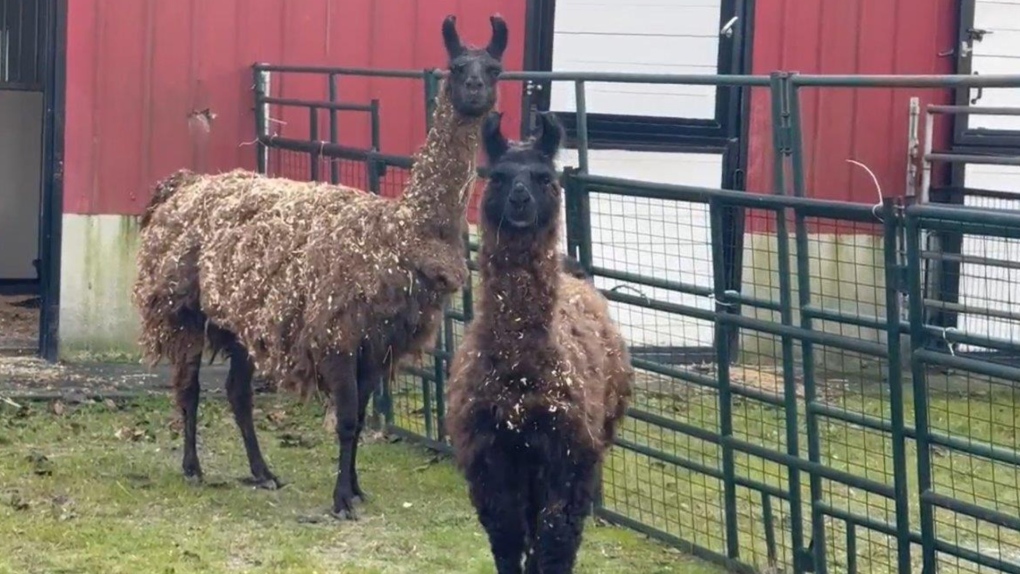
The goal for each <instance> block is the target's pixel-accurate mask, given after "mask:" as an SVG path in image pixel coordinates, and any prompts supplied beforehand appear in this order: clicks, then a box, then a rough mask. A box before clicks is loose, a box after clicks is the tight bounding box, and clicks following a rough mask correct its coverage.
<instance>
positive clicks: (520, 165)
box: [447, 113, 634, 574]
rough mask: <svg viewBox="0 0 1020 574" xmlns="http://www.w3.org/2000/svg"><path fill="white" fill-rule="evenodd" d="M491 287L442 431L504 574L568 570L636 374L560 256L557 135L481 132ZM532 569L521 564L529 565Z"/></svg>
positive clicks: (462, 357)
mask: <svg viewBox="0 0 1020 574" xmlns="http://www.w3.org/2000/svg"><path fill="white" fill-rule="evenodd" d="M482 137H483V143H484V149H485V152H486V155H487V156H488V160H489V165H490V167H491V174H492V175H491V179H490V180H489V184H488V186H487V187H486V190H485V195H484V198H483V200H482V221H481V227H482V244H481V251H480V253H479V259H478V261H479V265H480V270H481V277H482V288H481V290H480V291H481V294H480V299H479V303H478V309H477V311H476V317H475V319H474V321H472V323H471V324H470V325H469V326H468V328H467V332H466V333H465V338H464V342H463V343H462V344H461V346H460V348H459V349H458V350H457V353H456V355H455V357H454V359H453V364H452V366H451V369H450V371H451V378H450V381H449V400H448V403H447V404H448V405H449V410H448V413H447V424H448V429H449V435H450V438H451V440H452V442H453V447H454V450H455V453H456V460H457V465H458V467H459V468H460V470H461V471H462V472H463V473H464V475H465V476H466V478H467V480H468V485H469V491H470V496H471V501H472V503H473V504H474V506H475V509H476V510H477V512H478V518H479V521H480V522H481V524H482V526H483V527H484V528H485V531H486V532H487V533H488V536H489V543H490V546H491V549H492V554H493V558H494V559H495V563H496V571H497V572H498V573H499V574H517V573H520V572H527V573H528V574H535V573H541V574H562V573H567V572H571V571H572V569H573V566H574V561H575V558H576V556H577V551H578V547H579V545H580V542H581V534H582V531H583V528H584V520H585V519H586V517H587V516H588V514H589V513H590V512H591V504H592V498H593V495H594V491H595V487H596V474H597V472H596V471H597V468H598V465H599V464H600V463H601V461H602V459H603V456H604V455H605V453H606V450H607V449H608V448H609V447H610V445H611V443H612V440H613V437H614V435H615V432H616V428H617V425H618V424H619V423H620V420H621V419H622V418H623V415H624V411H625V409H626V405H627V402H628V400H629V397H630V394H631V382H632V380H633V377H634V372H633V369H632V367H631V365H630V354H629V352H628V350H627V346H626V344H625V343H624V340H623V337H622V336H621V335H620V332H619V330H618V329H617V327H616V325H615V324H614V323H613V321H612V320H611V319H610V318H609V308H608V305H607V302H606V300H605V298H603V297H602V295H601V294H600V293H599V292H598V291H597V290H596V289H595V286H594V285H593V284H592V283H591V282H590V281H586V280H584V279H579V278H577V277H575V276H574V275H572V274H571V273H570V272H569V271H568V270H567V269H566V268H565V265H566V261H561V257H560V255H559V254H558V253H557V251H558V237H559V233H560V203H561V201H562V199H561V190H560V188H559V186H558V185H557V183H556V174H555V167H554V163H553V160H554V157H555V155H556V153H557V151H558V150H559V145H560V140H561V138H562V131H561V127H560V125H559V123H558V122H557V121H556V120H555V116H553V115H551V114H543V115H542V116H541V121H540V133H539V134H538V135H537V136H536V137H535V138H533V139H531V140H529V141H527V142H524V143H510V142H508V141H507V140H506V138H504V137H503V135H502V133H501V132H500V115H499V114H496V113H493V114H490V118H489V119H488V120H487V121H486V124H485V126H484V127H483V134H482ZM525 557H526V558H527V561H526V564H525V565H524V566H523V567H522V560H523V559H524V558H525Z"/></svg>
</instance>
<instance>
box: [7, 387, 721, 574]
mask: <svg viewBox="0 0 1020 574" xmlns="http://www.w3.org/2000/svg"><path fill="white" fill-rule="evenodd" d="M23 406H25V407H27V408H24V409H16V408H14V407H13V406H11V405H10V404H5V403H3V402H0V572H12V573H14V572H17V573H20V572H103V573H117V572H124V573H135V572H174V573H186V572H326V571H329V572H347V573H359V574H373V573H395V574H396V573H404V572H408V573H411V572H422V573H431V572H437V573H438V572H444V573H446V572H449V573H469V574H474V573H488V572H492V571H493V566H492V562H491V558H490V554H489V550H488V544H487V542H486V539H485V536H484V533H483V531H482V530H481V528H480V527H479V526H478V525H477V520H476V518H475V515H474V511H473V509H472V508H471V507H470V504H469V503H468V501H467V497H466V493H465V486H464V484H463V482H462V479H461V478H460V477H459V476H458V474H457V473H456V472H455V470H454V469H453V468H452V466H451V465H450V464H449V463H448V462H446V461H443V460H439V459H437V457H436V456H435V455H434V454H432V453H430V452H428V451H425V450H423V449H421V448H418V447H415V446H413V445H409V444H405V443H395V444H390V443H389V442H387V441H383V440H378V437H377V438H376V439H375V440H370V441H366V444H365V446H364V447H363V448H361V449H359V451H358V452H359V465H360V468H361V469H362V477H363V478H362V483H363V484H364V485H365V488H366V489H367V490H368V491H369V494H370V496H372V498H371V500H370V501H369V502H368V503H367V504H366V505H365V506H364V507H363V509H362V519H361V520H360V521H359V522H357V523H350V522H348V523H341V522H336V521H334V520H333V519H331V518H327V517H326V515H325V511H326V508H327V506H328V501H329V500H330V494H331V492H332V485H333V478H334V475H333V470H334V468H335V464H336V463H335V456H336V447H335V446H334V440H333V438H332V436H331V435H328V434H327V433H326V432H325V431H324V430H323V428H322V426H321V412H320V411H319V409H317V408H311V407H304V406H301V405H298V404H296V403H293V402H290V401H288V400H286V399H284V398H270V399H265V400H262V401H260V406H261V409H259V410H258V411H257V419H258V426H259V430H260V437H261V439H262V443H263V445H264V449H265V451H266V454H267V457H268V459H269V461H270V464H271V465H272V466H273V468H274V469H275V470H276V471H277V474H279V475H280V476H281V478H283V479H284V480H285V481H288V482H289V484H288V485H287V487H286V488H284V489H282V490H279V491H274V492H270V491H257V490H252V489H250V488H247V487H244V486H242V485H241V484H240V483H238V481H237V480H236V479H237V478H240V477H241V476H243V475H244V474H245V473H246V472H247V463H246V461H245V457H244V451H243V448H242V446H241V443H240V438H239V436H238V434H237V431H236V429H235V426H234V423H233V420H232V418H231V416H230V414H229V409H227V408H226V405H225V404H224V403H223V401H218V400H206V401H205V402H204V403H203V407H202V411H201V414H200V431H199V432H200V439H199V440H200V445H199V450H200V454H201V456H202V462H203V465H204V469H205V472H206V477H207V484H206V485H205V486H202V487H194V486H189V485H187V484H186V483H185V482H184V480H183V479H182V477H181V475H180V470H179V467H180V450H179V449H180V437H179V426H178V423H177V421H176V420H175V418H174V417H173V415H172V410H171V408H170V405H169V403H168V402H167V401H166V400H162V399H139V400H137V401H135V402H132V403H130V404H115V403H112V402H107V403H92V404H83V405H65V404H63V403H51V404H43V403H33V404H31V405H23ZM577 571H578V572H579V573H588V574H594V573H601V572H605V573H610V572H640V573H648V574H653V573H667V572H677V573H689V574H715V573H718V572H720V570H719V569H717V568H716V567H714V566H711V565H707V564H705V563H702V562H700V561H697V560H695V559H692V558H689V557H687V556H685V555H683V554H680V553H678V552H677V551H674V550H672V549H669V548H667V547H665V546H662V545H659V544H657V543H654V542H652V541H649V540H647V539H646V538H644V537H642V536H640V535H638V534H636V533H634V532H632V531H629V530H624V529H621V528H616V527H611V526H601V525H597V524H594V523H590V524H589V525H588V527H587V530H586V535H585V542H584V545H583V546H582V549H581V553H580V564H579V567H578V569H577Z"/></svg>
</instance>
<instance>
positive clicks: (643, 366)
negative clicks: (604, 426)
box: [255, 66, 1020, 573]
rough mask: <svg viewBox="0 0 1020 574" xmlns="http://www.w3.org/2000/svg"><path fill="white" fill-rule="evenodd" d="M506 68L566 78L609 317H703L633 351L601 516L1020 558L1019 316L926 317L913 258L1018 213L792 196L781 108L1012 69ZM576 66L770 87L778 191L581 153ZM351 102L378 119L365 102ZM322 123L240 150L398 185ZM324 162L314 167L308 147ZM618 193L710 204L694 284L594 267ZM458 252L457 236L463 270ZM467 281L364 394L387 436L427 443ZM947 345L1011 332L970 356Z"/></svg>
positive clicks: (402, 171) (855, 554)
mask: <svg viewBox="0 0 1020 574" xmlns="http://www.w3.org/2000/svg"><path fill="white" fill-rule="evenodd" d="M255 71H256V79H257V81H256V85H257V86H262V87H264V86H266V85H268V84H269V82H266V81H265V79H266V77H267V75H269V74H285V73H288V68H287V67H286V66H256V69H255ZM300 71H301V72H302V73H310V71H309V69H307V68H302V69H300ZM312 72H315V70H312ZM318 72H320V73H321V74H322V75H323V76H324V77H327V78H329V82H330V85H332V83H333V82H335V81H336V79H337V78H341V77H343V76H347V75H358V74H371V75H380V74H391V75H393V76H394V77H402V78H405V79H406V80H407V81H408V82H409V83H413V85H414V86H415V89H421V90H422V94H423V97H424V98H426V101H431V96H432V95H433V94H434V93H435V88H436V82H435V78H436V75H435V74H433V73H431V72H404V71H396V72H384V71H378V70H375V71H364V70H339V69H322V70H318ZM518 80H551V81H567V82H573V83H574V84H575V85H576V86H577V87H578V88H577V90H576V93H577V94H578V101H577V109H578V119H577V125H578V137H577V146H578V157H579V160H578V162H577V163H578V165H576V166H568V167H567V168H566V169H564V171H563V175H562V183H563V188H564V192H565V196H566V199H567V201H566V203H567V205H566V209H567V222H566V243H567V247H568V250H569V251H570V252H571V254H572V255H574V256H575V257H577V258H578V260H579V261H580V262H581V263H582V265H583V266H584V267H585V268H586V269H589V270H593V271H595V272H596V273H595V276H596V281H597V284H598V285H599V286H600V287H601V288H602V289H603V292H604V293H605V295H606V297H607V298H609V299H610V301H611V302H613V304H614V305H615V306H616V307H615V308H614V309H615V310H616V312H617V320H618V321H620V322H621V323H626V322H627V321H628V320H632V317H634V316H635V315H634V314H632V313H630V312H628V311H625V309H643V310H648V311H655V312H658V313H666V314H671V315H674V316H681V317H688V318H691V319H696V320H700V321H710V322H711V323H712V324H713V325H714V326H715V343H716V344H715V351H716V356H715V357H714V360H712V361H708V362H705V363H691V364H682V365H676V364H666V363H663V362H657V361H655V360H653V359H649V358H636V359H635V366H636V367H637V368H638V372H639V375H638V381H637V388H636V394H635V398H634V402H633V404H632V407H631V410H630V412H629V418H628V421H627V423H626V425H625V428H624V429H623V431H622V433H621V435H620V438H619V440H618V442H617V445H616V447H615V448H614V449H613V451H612V452H611V455H610V456H609V458H608V460H607V461H606V464H605V467H604V468H603V482H602V491H601V496H600V498H599V501H598V505H597V508H596V513H597V515H598V516H601V517H603V518H605V519H608V520H610V521H612V522H615V523H618V524H622V525H626V526H629V527H632V528H635V529H637V530H640V531H642V532H645V533H647V534H649V535H652V536H655V537H657V538H659V539H661V540H664V541H666V542H668V543H670V544H673V545H675V546H677V547H680V548H682V549H685V550H687V551H690V552H692V553H694V554H696V555H698V556H701V557H703V558H706V559H710V560H714V561H717V562H720V563H722V564H725V565H726V566H728V567H730V568H732V569H734V570H738V571H748V572H759V571H760V572H780V571H782V572H796V573H799V572H820V573H826V572H833V573H835V572H840V573H842V572H847V573H851V572H865V573H867V572H918V571H920V572H926V573H927V572H931V573H934V572H936V571H937V572H945V573H956V572H993V571H994V572H1020V518H1018V517H1020V473H1018V470H1020V464H1018V463H1020V457H1018V455H1017V452H1016V449H1017V441H1018V440H1020V439H1018V434H1020V433H1018V429H1020V418H1018V417H1020V415H1018V414H1017V409H1016V406H1017V400H1018V393H1017V385H1018V384H1020V383H1018V381H1020V369H1018V368H1017V366H1016V365H1015V364H1013V363H1011V362H1009V360H1008V358H1007V357H1008V356H1009V355H1010V354H1011V353H1012V354H1013V356H1016V355H1015V352H1016V351H1020V336H1017V337H1016V338H1015V339H1014V338H1012V337H1010V338H1008V339H995V340H993V339H990V338H988V337H983V336H982V337H979V336H976V335H974V334H972V333H967V332H964V331H961V330H957V329H946V328H944V327H942V326H941V325H940V324H939V323H938V322H936V321H933V320H932V319H931V315H932V310H933V309H939V308H941V306H944V304H945V303H953V304H954V305H959V304H960V303H959V302H958V301H952V302H948V301H942V300H941V299H940V295H938V294H936V293H931V292H929V291H928V290H927V289H926V288H925V285H927V284H929V281H928V279H929V278H927V277H925V273H926V271H925V269H926V266H925V265H922V262H923V261H931V260H938V259H940V258H944V257H946V256H947V255H946V254H944V253H940V252H933V251H932V250H930V249H928V247H927V245H928V243H927V242H926V238H927V236H928V234H930V233H935V232H951V233H962V234H967V235H969V236H984V237H998V238H1020V213H1018V212H1003V211H991V210H983V209H978V208H968V207H944V206H933V205H908V204H906V203H904V202H903V201H901V200H891V199H884V200H883V201H881V202H876V204H874V205H867V204H853V203H846V202H837V201H823V200H817V199H812V198H810V195H811V193H810V190H808V189H806V186H805V181H804V163H805V160H804V151H803V150H804V143H803V141H802V137H803V136H802V133H801V129H800V123H799V118H800V114H801V110H800V102H799V92H800V90H801V89H824V88H826V87H843V88H851V87H853V88H859V89H867V88H868V87H878V86H885V87H890V86H900V87H904V88H922V87H948V86H962V85H973V86H977V85H981V86H984V87H986V88H992V87H1020V77H992V76H982V77H965V76H941V77H940V76H912V77H895V76H881V77H855V76H807V75H804V76H800V75H796V74H786V73H776V74H773V75H772V76H770V77H763V76H754V77H751V76H725V77H723V76H642V75H633V74H577V73H512V74H507V78H506V80H505V81H518ZM596 81H598V82H611V81H616V82H628V83H676V84H711V85H720V86H727V87H729V88H728V89H734V90H743V91H745V93H746V92H748V91H750V90H753V89H757V90H768V91H769V94H770V97H771V99H772V120H773V148H774V149H773V152H772V153H773V157H772V158H771V160H772V163H773V166H774V169H773V173H774V174H775V181H774V182H773V191H774V193H772V194H759V193H745V192H740V191H732V190H723V189H708V188H699V187H692V186H684V185H667V184H660V183H649V182H643V181H636V180H629V179H619V178H611V177H606V176H604V175H599V174H596V173H591V170H590V169H589V165H588V163H589V162H588V161H587V137H586V136H587V132H586V127H585V126H586V125H587V124H586V119H585V118H586V110H585V102H584V85H585V84H586V83H590V82H596ZM284 95H285V94H284ZM330 95H331V96H333V95H335V91H334V92H330ZM270 96H271V94H269V93H265V91H263V92H257V94H256V98H257V101H256V109H257V110H259V112H260V113H259V126H264V125H265V123H266V118H265V117H264V113H265V112H264V110H265V109H266V106H267V105H268V103H271V102H273V101H277V102H279V101H286V100H285V99H283V95H281V96H280V99H277V100H273V99H267V98H270ZM334 102H335V99H334ZM292 103H293V102H292ZM312 104H314V102H308V105H312ZM319 104H320V105H321V102H319ZM360 105H361V106H367V108H366V110H367V111H368V113H372V114H375V116H373V117H378V116H379V115H381V116H382V117H383V118H385V104H383V105H382V106H381V107H380V105H379V104H378V102H375V103H372V104H371V105H369V104H360ZM348 107H351V108H352V110H350V111H352V112H356V111H357V110H356V109H353V108H355V105H348ZM337 109H340V108H337ZM357 109H360V107H359V108H357ZM373 110H374V111H373ZM312 117H317V116H316V115H315V114H314V113H313V115H312ZM312 121H317V120H312ZM331 121H332V120H331ZM423 121H425V120H424V118H423ZM330 128H331V129H330V132H331V141H328V142H326V141H317V140H315V139H314V138H310V139H311V140H313V141H300V140H298V139H288V138H286V137H280V136H278V135H277V136H272V137H269V136H268V135H267V134H266V133H264V132H263V131H260V157H263V158H264V159H263V160H262V163H261V165H260V167H261V168H263V169H264V170H265V171H267V172H269V173H277V174H280V173H281V172H280V171H279V168H274V167H273V165H277V166H282V165H284V164H285V163H286V162H285V161H284V154H297V156H298V157H300V158H303V157H305V156H307V157H308V159H309V160H310V161H309V163H308V165H309V168H308V172H307V173H306V174H305V175H304V176H305V177H309V178H314V179H318V178H319V177H323V178H324V177H325V176H323V175H322V174H326V173H329V174H330V179H331V180H332V181H334V182H339V181H340V179H341V178H340V174H339V170H338V169H337V168H335V167H334V166H336V165H339V164H343V165H344V166H345V167H344V168H345V169H349V170H352V171H353V172H357V174H359V175H358V177H360V178H362V179H361V180H359V181H363V183H359V185H362V186H363V187H364V188H366V189H369V190H371V191H376V192H378V191H379V190H380V189H384V188H386V187H387V186H390V189H393V190H399V189H400V187H402V185H403V182H404V181H405V180H406V175H407V170H408V169H409V168H410V158H406V157H397V156H392V155H387V154H385V153H383V151H382V150H379V149H378V147H376V148H375V149H370V150H352V149H350V148H345V147H344V146H342V145H340V144H339V143H338V142H337V138H336V134H335V133H333V132H334V131H335V127H334V125H333V124H331V126H330ZM317 131H318V128H316V133H317ZM373 141H377V140H373ZM273 154H276V157H275V158H274V157H272V156H273ZM267 156H269V157H267ZM301 161H303V159H302V160H301ZM323 161H325V162H328V163H330V165H329V169H322V168H321V166H320V167H315V168H312V167H311V165H316V166H319V165H320V162H323ZM274 162H275V163H274ZM302 165H304V164H302ZM283 175H286V176H288V177H302V175H301V174H300V173H294V172H293V171H291V172H288V173H283ZM350 181H351V180H350V179H348V180H346V182H347V183H350ZM788 188H789V191H788ZM606 198H612V201H608V200H607V199H606ZM627 201H630V202H656V203H655V205H657V206H660V205H667V204H668V205H671V206H673V207H677V206H679V207H680V208H681V209H694V208H697V209H704V208H706V207H707V210H708V214H709V217H708V221H707V223H706V229H705V231H706V232H707V233H708V234H709V236H710V240H711V269H712V278H711V279H712V285H713V287H712V288H711V289H705V288H703V287H699V286H697V285H694V284H688V283H683V282H675V281H667V280H665V279H663V278H662V277H661V276H656V274H654V273H653V274H651V275H640V274H627V275H620V274H619V273H617V274H615V275H614V276H613V277H604V276H602V277H600V273H599V271H600V269H601V268H602V267H603V265H602V264H601V263H600V261H599V257H600V254H599V253H597V252H596V250H595V249H593V245H594V242H593V236H594V235H596V234H598V233H599V229H598V227H597V225H596V222H597V218H596V217H594V215H593V210H594V209H595V208H594V207H593V205H600V206H607V205H609V206H611V205H615V204H614V203H613V202H627ZM600 209H604V208H600ZM602 215H605V214H602ZM610 215H611V214H610ZM751 220H757V221H758V222H759V225H758V226H757V228H758V229H767V230H768V231H767V232H760V233H757V234H750V233H747V232H744V231H743V230H742V226H734V224H733V222H746V221H751ZM476 250H477V244H476V238H475V237H473V236H472V237H469V247H468V253H467V257H468V260H469V265H470V266H471V267H472V268H473V269H475V268H476V267H475V265H474V262H473V259H474V257H475V252H476ZM735 252H737V253H742V263H741V265H742V267H743V271H744V272H743V273H742V274H737V275H734V272H733V271H734V270H733V268H732V261H733V257H732V254H733V253H735ZM956 257H957V259H958V260H961V257H962V256H959V255H956ZM980 259H981V261H980V263H981V264H982V265H983V266H985V267H984V268H988V269H992V268H995V269H1001V270H1002V274H1003V277H1004V281H1005V282H1006V283H1007V284H1010V285H1013V284H1020V272H1018V271H1017V270H1018V269H1020V264H1017V263H1016V261H1020V253H1017V254H1016V255H1015V256H1012V255H1010V256H1005V257H1004V256H1001V255H1000V256H997V257H996V256H987V257H983V258H980ZM962 261H963V264H967V259H966V258H965V257H963V258H962ZM735 276H736V277H739V281H735V280H734V277H735ZM620 286H625V287H628V288H627V289H620V288H618V287H620ZM1010 289H1011V287H1010ZM669 294H680V295H683V296H684V297H686V298H687V299H680V302H677V299H676V298H671V297H670V296H667V295H669ZM978 295H981V294H978ZM972 298H973V297H972ZM979 299H980V297H979ZM985 299H989V297H988V296H985ZM1005 299H1006V300H999V301H991V300H988V301H986V304H984V305H971V306H970V307H969V308H968V311H969V312H970V313H972V314H978V315H981V314H983V315H985V316H988V317H989V318H990V320H991V319H995V320H997V321H1005V322H1010V324H1011V325H1012V324H1013V323H1014V322H1015V323H1016V325H1017V326H1020V291H1018V292H1017V297H1016V300H1015V301H1013V300H1009V298H1008V297H1007V298H1005ZM472 301H473V293H472V285H470V284H469V285H468V287H467V288H466V289H465V291H464V293H463V295H462V297H460V298H457V300H456V301H455V302H454V303H453V304H452V305H451V308H450V309H449V310H448V313H447V320H446V322H445V325H444V328H443V329H442V332H441V333H440V336H439V345H438V350H437V351H436V352H435V353H434V354H433V356H432V357H431V358H430V359H429V360H428V361H426V362H423V363H421V364H418V365H413V366H411V367H410V368H409V369H407V370H406V371H405V372H404V373H403V374H402V375H400V376H399V377H397V379H396V380H395V381H393V384H392V386H391V387H389V388H388V389H387V390H386V391H384V392H383V393H380V395H379V396H378V397H377V401H376V405H377V408H378V412H379V418H380V424H383V425H384V426H385V427H386V428H387V429H388V430H389V431H390V432H391V433H393V434H397V435H401V436H404V437H409V438H413V439H415V440H419V441H422V442H424V443H426V444H428V445H430V446H433V447H435V448H438V449H446V448H447V444H446V442H445V437H444V433H443V415H444V404H443V395H444V391H445V389H444V384H445V377H446V365H447V362H448V361H449V358H450V356H451V354H452V352H453V351H454V349H455V347H456V345H457V343H458V342H459V340H460V337H461V335H462V332H463V325H464V324H465V323H466V322H468V321H470V320H471V315H472V313H471V307H472ZM1011 328H1012V327H1011ZM1017 332H1018V333H1020V328H1018V331H1017ZM958 345H968V346H970V347H971V348H975V347H976V348H982V349H987V350H997V351H1007V352H1006V353H1000V354H994V353H993V354H984V355H977V354H966V353H964V352H957V350H956V349H957V346H958Z"/></svg>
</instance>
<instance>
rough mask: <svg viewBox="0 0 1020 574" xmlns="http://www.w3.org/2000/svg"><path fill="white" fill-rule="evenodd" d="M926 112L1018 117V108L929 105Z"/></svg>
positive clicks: (1019, 110)
mask: <svg viewBox="0 0 1020 574" xmlns="http://www.w3.org/2000/svg"><path fill="white" fill-rule="evenodd" d="M928 112H929V113H932V114H966V115H972V116H1020V108H1001V107H1000V108H986V107H976V106H946V105H938V104H929V105H928Z"/></svg>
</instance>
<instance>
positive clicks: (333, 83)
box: [327, 74, 340, 185]
mask: <svg viewBox="0 0 1020 574" xmlns="http://www.w3.org/2000/svg"><path fill="white" fill-rule="evenodd" d="M338 78H339V77H338V76H337V75H336V74H330V75H329V79H328V80H327V82H328V88H329V103H330V104H335V103H337V102H339V101H340V86H338V85H337V84H338ZM338 112H339V110H337V109H335V108H332V107H331V108H329V143H331V144H334V145H339V144H340V124H339V118H338V116H339V113H338ZM329 182H330V183H332V184H333V185H338V184H339V183H340V163H339V162H336V161H331V162H329Z"/></svg>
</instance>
